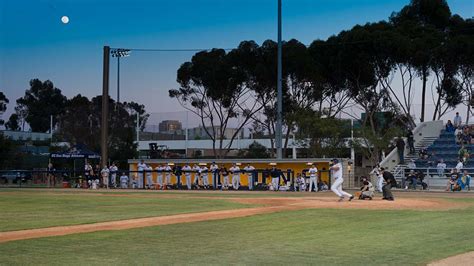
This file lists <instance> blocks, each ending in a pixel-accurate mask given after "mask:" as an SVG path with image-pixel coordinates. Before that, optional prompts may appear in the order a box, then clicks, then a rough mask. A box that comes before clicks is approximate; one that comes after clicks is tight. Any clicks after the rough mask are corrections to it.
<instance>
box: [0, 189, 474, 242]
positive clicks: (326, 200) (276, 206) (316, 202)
mask: <svg viewBox="0 0 474 266" xmlns="http://www.w3.org/2000/svg"><path fill="white" fill-rule="evenodd" d="M137 196H141V195H137ZM169 196H170V195H166V197H169ZM157 199H159V197H157ZM213 199H216V198H215V197H213ZM222 199H225V200H229V201H234V202H238V203H242V204H258V205H259V207H253V208H243V209H231V210H221V211H209V212H200V213H186V214H177V215H169V216H160V217H148V218H135V219H127V220H119V221H109V222H99V223H93V224H82V225H71V226H56V227H48V228H39V229H29V230H18V231H9V232H0V243H5V242H10V241H16V240H24V239H33V238H41V237H50V236H63V235H70V234H78V233H89V232H97V231H111V230H125V229H133V228H142V227H149V226H158V225H169V224H178V223H192V222H201V221H212V220H221V219H229V218H238V217H247V216H252V215H259V214H268V213H274V212H280V211H294V210H301V209H314V208H334V209H373V210H378V209H386V210H391V209H396V210H400V209H414V210H425V211H426V210H428V211H429V210H440V209H451V208H463V207H466V206H469V205H468V204H463V203H453V202H449V201H446V200H442V199H433V198H428V199H424V198H423V199H417V198H401V199H397V200H396V201H382V200H371V201H361V200H354V201H352V202H347V201H344V202H337V200H336V199H335V198H334V197H327V196H316V197H314V196H310V197H300V198H296V197H295V198H281V197H279V198H278V197H273V198H272V197H269V198H233V197H223V198H222ZM262 205H263V206H262Z"/></svg>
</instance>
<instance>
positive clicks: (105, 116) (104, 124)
mask: <svg viewBox="0 0 474 266" xmlns="http://www.w3.org/2000/svg"><path fill="white" fill-rule="evenodd" d="M109 65H110V47H109V46H104V58H103V70H102V120H101V135H100V146H101V161H102V166H105V165H106V164H107V161H108V157H109V149H108V146H107V142H108V137H109Z"/></svg>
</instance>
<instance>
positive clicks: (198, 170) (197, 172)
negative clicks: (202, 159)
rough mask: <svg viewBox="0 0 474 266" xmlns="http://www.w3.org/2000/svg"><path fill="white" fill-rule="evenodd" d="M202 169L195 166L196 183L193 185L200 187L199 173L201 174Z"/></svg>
mask: <svg viewBox="0 0 474 266" xmlns="http://www.w3.org/2000/svg"><path fill="white" fill-rule="evenodd" d="M200 170H201V168H200V167H199V166H197V165H195V166H193V171H194V181H193V183H194V184H196V185H199V173H200Z"/></svg>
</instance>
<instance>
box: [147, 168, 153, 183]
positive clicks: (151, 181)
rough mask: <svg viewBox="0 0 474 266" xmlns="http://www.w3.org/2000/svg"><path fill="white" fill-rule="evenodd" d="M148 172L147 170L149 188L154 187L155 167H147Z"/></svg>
mask: <svg viewBox="0 0 474 266" xmlns="http://www.w3.org/2000/svg"><path fill="white" fill-rule="evenodd" d="M146 170H147V172H146V186H147V187H148V188H152V187H153V167H151V166H148V167H147V168H146Z"/></svg>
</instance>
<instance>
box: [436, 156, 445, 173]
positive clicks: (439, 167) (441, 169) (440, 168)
mask: <svg viewBox="0 0 474 266" xmlns="http://www.w3.org/2000/svg"><path fill="white" fill-rule="evenodd" d="M436 169H437V170H438V176H439V177H441V176H443V175H444V171H445V170H446V164H445V163H444V160H443V159H440V160H439V161H438V165H436Z"/></svg>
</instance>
